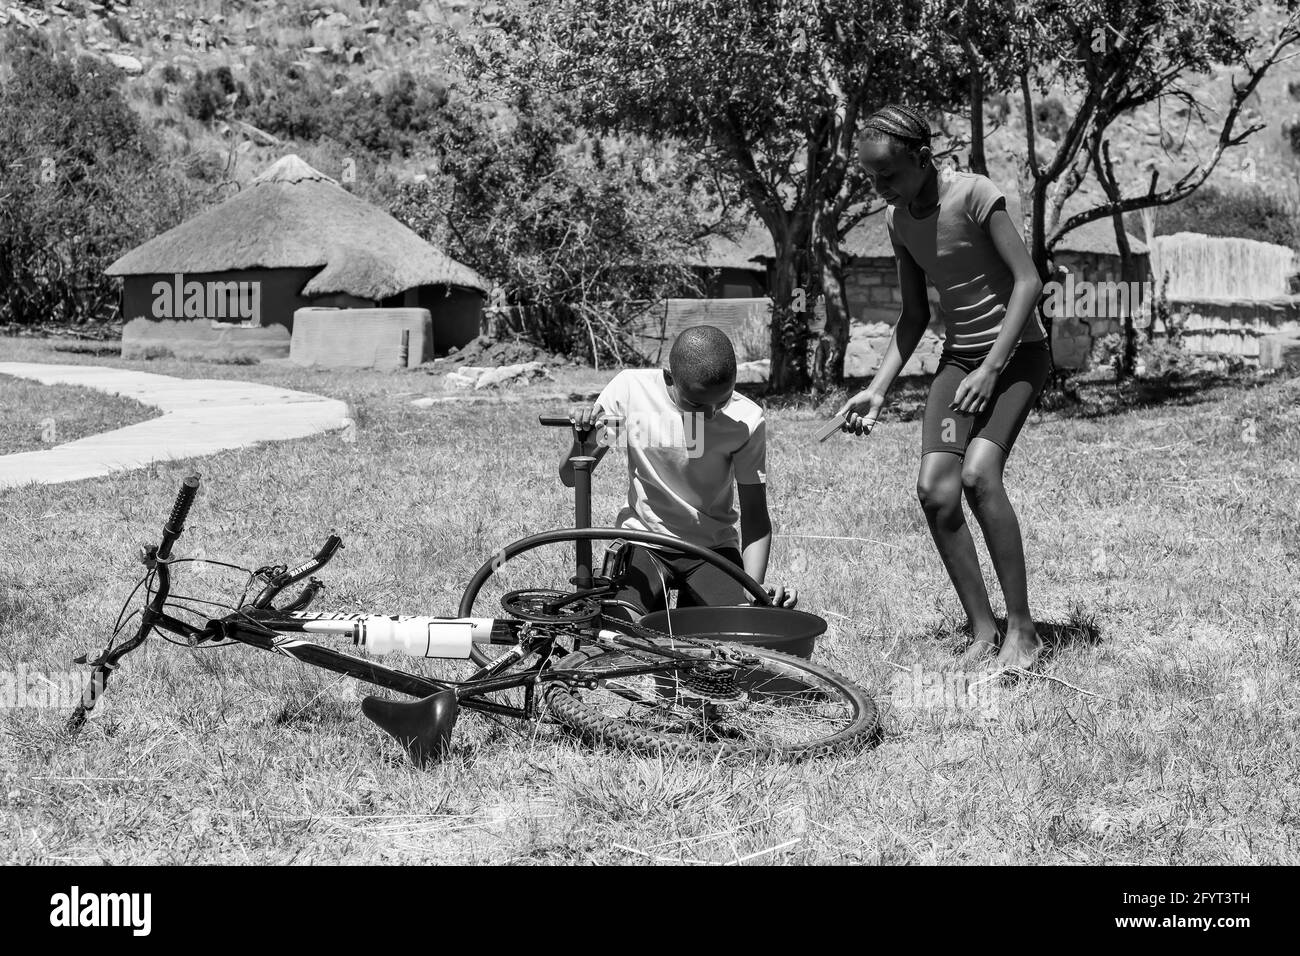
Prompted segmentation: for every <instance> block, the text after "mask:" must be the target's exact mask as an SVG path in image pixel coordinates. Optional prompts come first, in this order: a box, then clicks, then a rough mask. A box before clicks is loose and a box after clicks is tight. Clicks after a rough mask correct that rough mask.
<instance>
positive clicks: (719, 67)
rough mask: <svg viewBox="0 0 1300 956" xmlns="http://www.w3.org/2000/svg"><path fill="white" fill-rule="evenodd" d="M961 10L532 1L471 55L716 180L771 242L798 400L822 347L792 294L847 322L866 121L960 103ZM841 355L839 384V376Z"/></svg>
mask: <svg viewBox="0 0 1300 956" xmlns="http://www.w3.org/2000/svg"><path fill="white" fill-rule="evenodd" d="M952 6H953V4H950V3H947V2H942V0H934V2H926V3H921V4H916V3H905V4H898V3H892V2H887V0H879V2H877V0H758V2H754V3H744V4H738V3H734V2H730V0H693V2H690V3H663V2H660V0H521V2H519V3H518V4H517V5H515V6H514V7H513V8H512V9H511V12H510V15H509V17H507V18H505V19H503V20H502V21H501V22H499V23H498V24H497V27H498V29H495V30H491V31H488V32H486V33H485V35H484V36H483V38H482V39H481V40H478V41H475V42H474V43H472V44H469V45H468V46H467V47H466V48H463V49H462V56H463V58H464V61H465V72H466V73H467V74H468V75H470V76H473V77H476V78H477V79H478V82H479V83H480V85H481V86H482V87H483V88H484V90H485V92H487V93H492V92H496V91H499V90H504V91H509V92H514V93H518V92H519V91H526V90H535V89H544V90H550V91H554V92H559V91H563V92H564V94H565V95H566V97H568V98H570V100H571V101H572V102H573V104H574V109H575V112H576V116H577V117H578V118H579V120H580V121H581V122H582V123H584V124H589V125H591V126H594V127H596V128H598V129H603V130H609V131H618V132H625V131H635V132H638V133H642V134H644V135H647V136H650V137H654V138H660V137H666V138H670V139H672V140H674V141H677V142H681V143H683V144H685V145H686V146H687V148H689V149H691V150H692V151H693V152H694V153H695V154H696V155H697V156H698V157H700V158H701V160H703V161H705V162H708V163H710V164H712V165H713V166H714V167H715V168H716V169H718V170H719V171H720V174H721V176H722V177H723V178H724V179H725V180H726V181H727V184H728V189H729V190H730V191H732V192H734V193H736V194H738V195H741V196H743V197H744V199H745V200H746V201H747V202H748V203H749V205H750V207H751V208H752V209H753V211H754V213H755V214H756V215H757V216H758V217H759V218H760V219H761V220H762V221H763V222H764V223H765V224H766V225H767V227H768V228H769V229H770V230H771V232H772V236H773V241H774V245H775V248H776V262H775V266H774V269H773V283H772V289H773V305H774V308H773V322H774V328H773V330H772V361H773V370H772V376H771V378H770V379H769V383H770V385H771V386H772V387H774V388H776V389H793V388H802V387H804V386H805V385H806V384H808V382H809V380H810V376H809V369H808V367H807V362H806V355H807V354H808V353H807V349H806V345H807V342H808V340H809V337H810V334H811V333H810V332H809V329H808V323H807V316H806V315H804V314H802V313H797V312H795V311H794V307H793V304H794V302H795V297H794V289H795V288H796V287H799V288H802V289H803V290H804V292H805V294H812V295H815V294H817V293H818V292H820V291H821V287H822V285H823V283H824V282H829V291H830V293H831V294H830V295H828V302H829V303H831V304H830V305H828V309H833V310H834V312H835V314H836V316H837V317H839V318H843V317H844V316H845V315H846V313H845V309H844V303H845V296H844V290H843V279H842V275H840V274H837V269H838V265H837V260H838V255H839V253H838V251H837V245H838V240H839V239H840V238H842V237H843V235H844V234H845V233H846V232H847V231H848V229H850V228H851V227H852V226H853V225H854V224H855V223H856V222H857V221H859V220H860V219H861V217H862V215H864V214H865V213H866V211H867V208H866V207H867V206H868V204H869V200H870V192H869V188H868V184H867V183H866V181H865V177H864V176H863V175H862V173H861V170H860V169H859V167H858V164H857V162H856V149H855V146H856V140H857V134H858V132H859V130H860V126H861V122H862V120H863V119H865V117H866V115H867V114H868V113H869V112H870V111H871V110H872V109H874V108H876V107H879V106H883V105H885V104H886V103H888V102H891V101H896V100H905V101H907V102H910V103H913V104H918V105H922V106H925V105H931V106H941V105H951V104H954V103H956V102H960V100H961V98H962V97H963V96H964V93H965V89H966V87H965V84H964V82H962V79H963V78H962V77H961V76H960V72H959V70H958V69H956V68H954V54H953V49H952V43H951V42H950V38H949V37H947V35H946V34H945V33H944V26H943V24H944V20H945V16H946V13H947V12H948V10H949V8H950V7H952ZM595 25H599V29H597V28H596V26H595ZM814 225H816V226H817V229H814ZM829 324H830V323H829V321H828V325H829ZM836 328H837V329H839V330H840V331H841V332H845V331H846V330H847V325H846V323H844V322H840V321H838V320H837V323H836ZM843 344H844V343H842V342H841V343H839V344H838V346H837V349H838V354H839V355H840V361H839V362H838V363H835V362H834V361H833V362H832V365H833V366H834V367H832V368H830V369H828V370H826V377H828V378H831V379H833V378H835V377H838V376H839V375H840V374H841V369H840V368H839V366H841V365H842V348H843ZM819 354H825V353H824V352H822V353H819ZM819 374H820V373H819ZM821 384H823V385H824V384H827V382H826V381H825V380H823V381H822V382H821Z"/></svg>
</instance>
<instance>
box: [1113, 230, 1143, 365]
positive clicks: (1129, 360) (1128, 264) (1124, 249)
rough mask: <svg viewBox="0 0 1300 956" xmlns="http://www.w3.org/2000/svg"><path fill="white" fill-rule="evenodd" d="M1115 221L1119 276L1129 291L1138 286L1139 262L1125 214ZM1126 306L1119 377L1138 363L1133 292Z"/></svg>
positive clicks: (1128, 297) (1124, 298)
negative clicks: (1125, 224) (1126, 228)
mask: <svg viewBox="0 0 1300 956" xmlns="http://www.w3.org/2000/svg"><path fill="white" fill-rule="evenodd" d="M1111 218H1112V220H1113V221H1114V223H1115V245H1116V246H1118V247H1119V278H1120V281H1121V282H1123V283H1125V285H1126V287H1127V288H1128V290H1129V292H1130V293H1131V292H1132V290H1133V289H1136V288H1137V263H1136V262H1135V261H1134V259H1133V249H1132V247H1130V246H1129V242H1128V233H1127V232H1126V231H1125V229H1124V214H1123V213H1120V212H1117V213H1115V215H1114V216H1112V217H1111ZM1122 301H1124V302H1125V303H1126V308H1125V311H1124V317H1123V329H1124V348H1123V350H1122V351H1121V353H1120V362H1119V377H1120V378H1121V379H1125V378H1129V377H1130V376H1131V375H1132V374H1133V369H1134V366H1135V365H1136V364H1137V327H1136V326H1135V325H1134V324H1133V310H1134V306H1135V303H1134V302H1133V296H1132V295H1131V294H1128V295H1125V296H1124V297H1123V300H1122Z"/></svg>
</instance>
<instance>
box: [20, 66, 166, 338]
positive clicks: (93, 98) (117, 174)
mask: <svg viewBox="0 0 1300 956" xmlns="http://www.w3.org/2000/svg"><path fill="white" fill-rule="evenodd" d="M13 52H14V59H13V72H12V74H11V75H10V76H9V78H8V79H7V80H6V81H5V82H4V83H3V84H0V142H3V143H4V144H5V155H6V159H5V162H3V163H0V290H3V297H0V321H8V322H17V323H22V324H37V323H45V322H54V323H59V322H66V323H80V322H85V321H88V320H102V319H106V318H109V317H111V316H112V315H113V314H114V311H115V307H116V302H117V297H118V294H117V288H116V284H115V282H114V281H113V280H111V279H109V278H108V277H106V276H105V275H104V268H105V267H106V266H107V265H108V264H109V263H110V262H112V261H113V260H114V259H116V258H117V257H118V256H120V255H121V254H122V253H123V252H125V251H126V250H127V249H129V248H130V247H131V246H132V245H134V244H136V243H138V242H139V241H140V239H141V237H144V236H151V235H155V234H157V233H159V232H162V231H163V230H165V229H167V228H169V227H170V226H172V225H175V224H176V223H177V222H179V221H180V219H181V218H182V216H183V215H184V212H185V210H186V208H187V206H188V202H189V196H188V192H187V190H186V189H185V187H184V184H183V183H182V182H181V181H180V179H179V178H177V177H174V176H172V175H171V174H170V172H169V171H168V169H167V168H166V166H165V165H164V163H163V162H162V160H161V156H160V154H159V151H158V149H157V147H156V145H155V143H154V141H153V139H152V137H150V136H149V135H148V134H147V133H146V131H145V130H144V129H143V128H142V127H141V124H140V121H139V118H138V117H137V116H136V114H135V112H134V111H133V110H132V109H131V108H130V106H129V105H128V104H127V102H126V100H125V99H124V98H123V96H122V93H121V89H120V87H119V82H120V80H119V74H118V72H117V71H116V70H115V69H114V68H113V67H110V66H107V65H106V64H103V63H100V62H98V61H96V60H94V59H91V58H89V57H87V58H83V59H81V60H80V61H77V62H73V61H72V60H70V59H67V58H65V57H56V56H54V55H52V54H51V53H49V52H48V51H47V50H46V49H44V48H43V47H41V46H40V45H37V44H32V45H27V46H22V47H19V48H17V49H16V50H15V51H13Z"/></svg>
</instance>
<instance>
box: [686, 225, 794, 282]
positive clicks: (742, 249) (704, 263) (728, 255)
mask: <svg viewBox="0 0 1300 956" xmlns="http://www.w3.org/2000/svg"><path fill="white" fill-rule="evenodd" d="M775 255H776V250H775V249H774V248H773V246H772V234H771V233H770V232H768V231H767V227H766V226H764V225H763V224H762V223H761V222H759V221H758V220H757V219H755V220H752V221H751V222H750V223H749V224H748V225H747V226H746V227H745V231H744V233H742V234H741V235H740V237H739V238H737V239H734V240H732V239H725V238H723V237H722V236H709V237H708V238H707V239H706V240H705V244H704V251H703V252H702V253H701V254H700V255H699V256H696V257H694V258H690V259H687V260H686V263H685V264H686V265H688V266H697V267H702V268H706V269H749V270H752V271H755V272H761V271H762V270H763V269H765V268H767V265H766V260H767V259H771V258H773V257H774V256H775Z"/></svg>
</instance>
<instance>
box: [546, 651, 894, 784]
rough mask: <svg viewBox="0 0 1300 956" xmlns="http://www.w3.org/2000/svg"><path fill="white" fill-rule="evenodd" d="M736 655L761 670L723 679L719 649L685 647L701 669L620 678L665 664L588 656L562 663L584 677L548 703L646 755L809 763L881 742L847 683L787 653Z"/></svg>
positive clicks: (607, 654)
mask: <svg viewBox="0 0 1300 956" xmlns="http://www.w3.org/2000/svg"><path fill="white" fill-rule="evenodd" d="M661 643H663V645H664V647H665V648H667V647H672V646H673V645H672V644H670V642H669V641H668V640H664V641H662V642H661ZM737 649H740V650H743V652H744V653H745V654H746V655H748V656H750V657H751V658H757V662H756V663H746V664H741V665H734V666H727V667H723V668H721V669H719V668H717V667H716V665H715V662H714V653H713V650H712V648H710V647H707V646H705V647H695V646H688V647H682V646H677V647H675V648H674V650H675V651H676V652H677V653H679V654H680V653H685V654H689V655H690V656H691V657H693V658H697V659H698V664H695V665H688V664H682V665H681V666H680V667H675V668H672V669H666V670H663V671H660V672H656V673H651V674H640V675H635V676H622V675H618V674H613V673H611V671H613V670H614V669H615V668H628V667H636V666H640V665H645V664H653V663H656V662H661V661H662V660H663V658H662V657H659V656H658V655H655V654H653V653H652V652H648V651H642V650H634V649H623V648H617V649H606V648H584V649H582V650H579V651H576V652H575V653H573V654H570V655H569V656H567V657H566V658H564V659H563V660H562V661H560V662H559V664H558V665H557V667H559V668H560V669H562V670H575V671H577V672H578V673H579V677H578V678H576V679H574V680H573V681H563V680H557V681H555V682H554V683H550V684H548V685H547V689H546V703H547V706H548V707H549V708H550V710H551V713H553V714H554V715H555V716H556V717H557V718H558V719H559V720H560V722H561V723H563V724H565V725H566V726H568V727H571V728H573V729H574V730H576V731H578V732H579V733H581V734H582V735H583V736H585V737H587V738H589V739H592V740H595V741H599V742H601V743H605V744H610V745H613V746H616V747H624V748H628V749H632V750H639V751H642V752H646V753H681V754H703V755H709V756H716V755H718V754H723V755H737V756H751V757H757V758H765V759H778V760H802V759H805V758H808V757H820V756H826V755H829V754H835V753H841V752H845V751H848V750H851V749H856V748H858V747H861V746H864V745H865V744H867V743H869V742H870V741H871V739H872V738H873V737H874V736H875V734H876V732H877V730H878V725H879V717H878V713H877V710H876V705H875V702H874V701H872V699H871V697H870V696H869V695H868V694H867V693H866V691H864V690H863V689H862V688H861V687H858V686H857V685H856V684H854V683H853V682H852V681H850V680H849V679H848V678H846V677H843V676H841V675H839V674H837V673H835V672H834V671H832V670H830V669H829V668H826V667H822V666H820V665H818V664H813V663H812V662H810V661H806V660H804V659H803V658H800V657H793V656H791V655H789V654H782V653H781V652H779V651H772V650H767V649H766V648H761V647H751V646H740V645H737Z"/></svg>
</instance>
